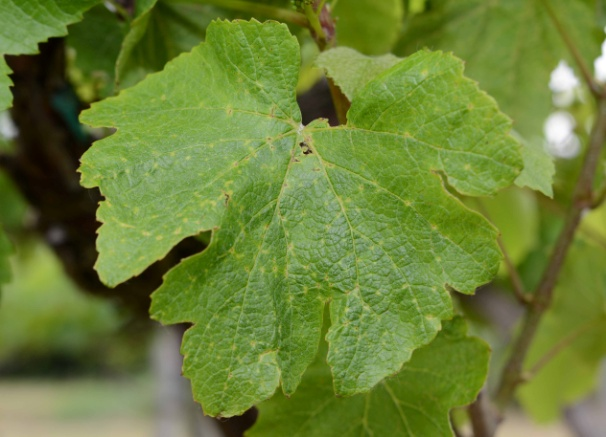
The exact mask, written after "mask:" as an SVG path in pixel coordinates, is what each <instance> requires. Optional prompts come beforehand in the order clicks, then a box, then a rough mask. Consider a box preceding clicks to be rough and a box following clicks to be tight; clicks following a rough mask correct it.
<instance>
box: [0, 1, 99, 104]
mask: <svg viewBox="0 0 606 437" xmlns="http://www.w3.org/2000/svg"><path fill="white" fill-rule="evenodd" d="M99 1H100V0H0V56H2V57H4V55H30V54H34V53H37V52H38V43H40V42H43V41H46V40H47V39H48V38H50V37H53V36H63V35H65V34H67V27H66V26H67V25H68V24H71V23H75V22H76V21H79V20H81V19H82V13H83V12H84V11H86V10H87V9H89V8H90V7H91V6H93V5H95V4H97V3H99ZM10 72H11V71H10V69H9V68H8V65H6V62H5V61H4V59H0V111H1V110H3V109H6V108H9V107H10V106H11V104H12V95H11V93H10V91H9V90H8V87H10V86H11V85H12V82H11V80H10V79H9V77H8V74H10Z"/></svg>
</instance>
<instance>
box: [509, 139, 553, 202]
mask: <svg viewBox="0 0 606 437" xmlns="http://www.w3.org/2000/svg"><path fill="white" fill-rule="evenodd" d="M522 158H523V159H524V170H522V173H520V176H518V178H517V179H516V185H517V186H519V187H528V188H531V189H533V190H537V191H540V192H541V193H543V194H544V195H546V196H548V197H553V187H552V183H553V176H554V175H555V164H554V162H553V158H552V157H551V156H550V155H549V153H547V150H545V147H543V144H542V141H540V140H539V141H537V140H534V141H525V142H524V147H522Z"/></svg>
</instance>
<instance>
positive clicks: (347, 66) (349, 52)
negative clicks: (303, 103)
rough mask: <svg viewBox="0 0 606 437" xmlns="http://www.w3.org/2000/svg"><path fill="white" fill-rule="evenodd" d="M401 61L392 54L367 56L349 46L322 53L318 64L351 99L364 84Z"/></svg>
mask: <svg viewBox="0 0 606 437" xmlns="http://www.w3.org/2000/svg"><path fill="white" fill-rule="evenodd" d="M400 61H401V59H400V58H398V57H396V56H394V55H391V54H387V55H383V56H374V57H373V56H365V55H363V54H361V53H359V52H357V51H355V50H354V49H350V48H349V47H336V48H334V49H330V50H327V51H325V52H322V53H320V55H319V56H318V59H317V61H316V65H317V66H318V67H320V68H322V69H324V71H325V72H326V75H327V76H328V77H330V78H331V79H333V80H334V82H335V84H337V85H338V86H339V88H341V91H343V94H345V97H347V98H348V99H349V101H351V100H353V97H354V95H355V94H356V93H357V92H358V90H360V89H361V88H363V87H364V85H366V84H367V83H368V82H370V81H371V80H372V79H374V78H375V77H376V76H378V75H379V74H380V73H382V72H384V71H385V70H387V69H389V68H390V67H393V66H394V65H395V64H397V63H398V62H400Z"/></svg>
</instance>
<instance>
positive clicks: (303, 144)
mask: <svg viewBox="0 0 606 437" xmlns="http://www.w3.org/2000/svg"><path fill="white" fill-rule="evenodd" d="M299 146H300V147H301V149H302V150H303V155H309V154H310V153H314V152H312V150H311V149H310V147H309V146H308V145H307V143H306V142H305V141H301V142H300V143H299Z"/></svg>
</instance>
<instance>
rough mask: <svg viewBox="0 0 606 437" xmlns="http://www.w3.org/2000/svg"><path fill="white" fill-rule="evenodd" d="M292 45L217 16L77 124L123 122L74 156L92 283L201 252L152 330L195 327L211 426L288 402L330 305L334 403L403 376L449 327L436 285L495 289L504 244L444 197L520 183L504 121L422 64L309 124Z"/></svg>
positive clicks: (432, 58) (283, 32)
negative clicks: (185, 245) (184, 249)
mask: <svg viewBox="0 0 606 437" xmlns="http://www.w3.org/2000/svg"><path fill="white" fill-rule="evenodd" d="M299 62H300V60H299V48H298V44H297V42H296V39H295V38H294V37H292V36H291V35H290V34H289V32H288V29H287V27H286V26H284V25H280V24H278V23H275V22H267V23H265V24H260V23H259V22H256V21H251V22H243V21H238V22H233V23H230V22H215V23H213V24H212V25H211V26H209V28H208V30H207V41H206V43H203V44H201V45H200V46H198V47H196V48H195V49H193V50H192V52H191V53H189V54H184V55H181V56H179V57H177V58H176V59H175V60H174V61H172V62H170V63H169V64H167V66H166V68H165V69H164V71H163V72H161V73H158V74H154V75H150V76H149V77H148V78H147V79H145V80H144V81H143V82H141V83H140V84H139V85H137V86H135V87H132V88H130V89H128V90H125V91H124V92H122V93H121V94H120V95H119V96H117V97H113V98H109V99H106V100H105V101H103V102H99V103H96V104H94V105H93V106H92V107H91V109H90V110H88V111H86V112H84V113H83V114H82V120H83V121H84V122H85V123H88V124H90V125H93V126H107V127H115V128H116V129H117V132H116V133H115V134H114V135H112V136H111V137H109V138H107V139H104V140H102V141H100V142H97V143H96V144H95V145H94V146H93V147H92V148H91V149H90V150H89V151H87V152H86V153H85V155H84V156H83V158H82V166H81V172H82V183H83V184H84V185H85V186H87V187H93V186H99V187H100V189H101V191H102V193H103V194H104V196H105V197H106V200H105V201H104V202H103V203H102V204H101V205H100V207H99V211H98V218H99V220H100V221H101V222H103V223H104V224H103V226H102V227H101V228H100V231H99V238H98V241H97V247H98V249H99V254H100V255H99V259H98V261H97V270H98V272H99V275H100V277H101V278H102V280H103V281H104V282H106V283H107V284H109V285H115V284H117V283H120V282H122V281H124V280H126V279H128V278H129V277H131V276H133V275H136V274H138V273H140V272H141V271H142V270H144V269H145V268H146V267H147V266H148V265H149V264H151V263H152V262H154V261H155V260H157V259H159V258H161V257H163V256H164V255H165V254H166V253H167V252H168V251H169V250H170V249H171V248H172V247H173V246H174V245H175V244H176V243H177V242H179V241H180V240H182V239H183V238H185V237H187V236H189V235H195V234H197V233H198V232H200V231H203V230H213V237H212V241H211V244H210V246H209V247H208V249H207V250H206V251H204V252H203V253H201V254H198V255H195V256H192V257H190V258H189V259H187V260H185V261H183V262H182V263H181V264H180V265H179V266H177V267H176V268H174V269H173V270H172V271H171V272H170V273H169V274H168V275H167V276H166V278H165V282H164V284H163V286H162V287H161V288H160V289H159V290H158V291H157V292H156V293H155V294H154V297H153V303H152V314H153V316H154V317H155V318H157V319H158V320H160V321H162V322H163V323H178V322H185V321H187V322H192V323H194V327H193V328H192V329H190V330H189V331H188V332H187V334H186V335H185V338H184V344H183V348H182V351H183V353H184V355H185V364H184V372H185V374H186V375H187V376H188V377H190V378H191V379H192V382H193V387H194V393H195V396H196V398H197V399H198V400H200V401H201V403H202V404H203V407H204V410H205V412H206V413H207V414H212V415H217V414H221V415H224V416H227V415H233V414H238V413H241V412H242V411H244V410H245V409H246V408H248V407H250V405H252V404H253V403H255V402H258V401H259V400H262V399H265V398H267V397H269V396H271V394H272V393H273V391H274V390H275V388H276V387H277V386H278V384H279V383H280V382H281V384H282V388H283V390H284V392H285V393H292V392H294V390H295V388H296V386H297V384H298V383H299V380H300V378H301V375H302V374H303V372H304V370H305V368H306V367H307V365H308V364H309V363H310V362H311V361H312V360H313V358H314V356H315V354H316V349H317V345H318V340H319V336H320V329H321V326H322V311H323V307H324V304H325V302H327V301H328V300H330V301H331V304H330V317H331V321H332V324H331V327H330V329H329V331H328V342H329V344H330V349H329V354H328V362H329V364H330V365H331V367H332V370H333V375H334V378H335V389H336V391H337V393H339V394H343V395H350V394H355V393H358V392H362V391H366V390H368V389H370V388H371V387H372V386H374V385H375V384H376V383H378V382H379V381H380V380H381V379H383V378H384V377H386V376H388V375H390V374H393V373H395V372H397V371H398V370H399V369H400V367H401V366H402V364H403V363H404V362H406V361H407V360H408V359H409V358H410V355H411V353H412V351H413V350H414V349H416V348H418V347H420V346H422V345H424V344H427V343H428V342H430V341H431V340H432V339H433V338H434V336H435V335H436V333H437V331H438V330H439V329H440V324H441V319H444V318H449V317H451V315H452V304H451V301H450V297H449V294H448V293H447V291H446V290H445V288H444V287H445V284H449V285H451V286H452V287H454V288H456V289H457V290H459V291H461V292H464V293H472V292H473V291H474V289H475V288H476V287H477V286H478V285H480V284H482V283H485V282H487V281H489V280H490V279H491V278H492V277H493V276H494V274H495V273H496V271H497V269H498V265H499V260H500V253H499V250H498V247H497V245H496V243H495V238H496V230H495V229H494V228H493V227H492V226H491V225H489V224H488V223H487V222H486V221H485V220H484V219H483V218H482V217H480V216H479V215H478V214H476V213H473V212H471V211H469V210H468V209H466V208H465V207H464V206H463V205H462V204H461V203H460V202H459V201H458V200H457V199H456V198H455V197H453V196H451V195H450V194H448V192H447V191H446V190H445V189H444V187H443V183H444V181H447V183H448V184H449V185H450V186H451V187H453V188H454V189H456V190H458V191H460V192H461V193H464V194H468V195H488V194H494V193H495V192H496V191H497V190H498V189H500V188H503V187H505V186H507V185H510V184H511V183H512V182H513V180H514V179H515V178H516V177H517V175H518V173H519V171H520V167H521V158H520V153H519V146H518V144H517V143H516V142H515V140H514V139H513V138H512V137H511V136H509V135H508V134H507V132H508V131H509V129H510V122H509V119H508V118H507V117H505V116H503V115H502V114H500V113H499V112H498V109H497V108H496V105H495V103H494V101H493V100H492V99H491V98H489V97H488V96H487V95H486V94H484V93H483V92H481V91H479V90H478V88H477V87H476V85H475V83H474V82H473V81H471V80H469V79H466V78H465V77H464V76H463V74H462V72H463V65H462V63H461V61H459V60H458V59H456V58H454V57H453V56H451V55H448V54H443V53H441V52H429V51H423V52H420V53H418V54H416V55H413V56H411V57H409V58H408V59H405V60H403V61H402V62H400V63H398V64H397V65H395V66H394V67H392V68H391V69H390V70H388V71H386V72H385V73H383V74H382V75H381V76H380V77H379V78H377V80H374V81H371V82H369V83H368V84H367V85H366V86H365V87H364V89H363V90H361V91H360V92H359V93H358V94H357V95H356V97H355V98H354V100H353V102H352V106H351V109H350V111H349V113H348V119H349V122H348V124H347V125H346V126H341V127H339V128H330V127H329V126H328V125H327V123H326V122H325V121H322V120H317V121H315V122H313V123H311V124H309V125H307V126H302V125H301V114H300V111H299V108H298V107H297V104H296V100H295V92H294V90H295V87H296V84H297V75H298V71H299Z"/></svg>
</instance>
